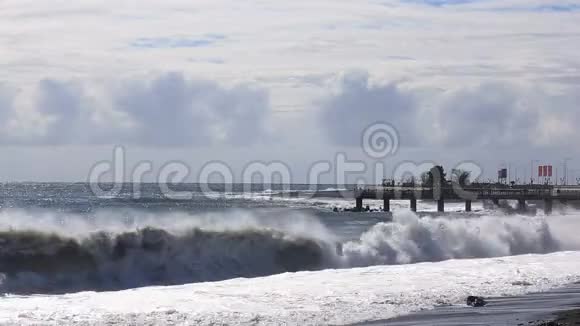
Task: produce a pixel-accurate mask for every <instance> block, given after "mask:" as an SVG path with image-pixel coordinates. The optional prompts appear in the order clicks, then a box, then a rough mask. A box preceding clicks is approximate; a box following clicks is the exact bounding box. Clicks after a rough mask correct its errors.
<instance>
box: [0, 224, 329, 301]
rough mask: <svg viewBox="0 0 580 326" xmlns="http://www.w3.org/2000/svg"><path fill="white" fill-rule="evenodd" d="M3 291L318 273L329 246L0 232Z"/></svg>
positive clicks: (224, 235) (202, 234)
mask: <svg viewBox="0 0 580 326" xmlns="http://www.w3.org/2000/svg"><path fill="white" fill-rule="evenodd" d="M0 244H1V245H0V248H1V249H0V266H1V267H0V269H1V272H2V273H4V280H3V282H2V284H1V286H0V290H1V291H2V292H11V293H22V292H28V293H32V292H34V293H46V292H50V293H54V292H71V291H83V290H117V289H126V288H133V287H140V286H148V285H170V284H184V283H193V282H206V281H218V280H224V279H229V278H236V277H257V276H265V275H272V274H278V273H284V272H296V271H301V270H313V269H320V268H323V267H324V266H325V265H326V264H327V261H325V259H326V258H328V257H329V253H328V251H329V250H330V251H331V248H330V247H328V246H327V245H326V244H325V243H323V242H320V241H316V240H313V239H307V238H299V237H293V236H289V235H287V234H284V233H282V232H279V231H274V230H240V231H207V230H202V229H199V228H192V229H189V230H187V231H186V232H183V233H182V234H179V235H176V234H172V233H169V232H168V231H165V230H162V229H157V228H150V227H149V228H144V229H140V230H137V231H134V232H124V233H120V234H116V235H115V234H110V233H106V232H97V233H93V234H91V235H90V236H88V237H87V238H84V239H80V240H79V239H74V238H68V237H64V236H62V235H56V234H44V233H40V232H28V231H8V232H1V233H0Z"/></svg>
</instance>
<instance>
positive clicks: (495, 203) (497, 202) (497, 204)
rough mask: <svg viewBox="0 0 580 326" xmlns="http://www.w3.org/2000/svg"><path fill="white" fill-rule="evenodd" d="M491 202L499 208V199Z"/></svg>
mask: <svg viewBox="0 0 580 326" xmlns="http://www.w3.org/2000/svg"><path fill="white" fill-rule="evenodd" d="M491 201H492V202H493V205H495V206H499V199H497V198H494V199H492V200H491Z"/></svg>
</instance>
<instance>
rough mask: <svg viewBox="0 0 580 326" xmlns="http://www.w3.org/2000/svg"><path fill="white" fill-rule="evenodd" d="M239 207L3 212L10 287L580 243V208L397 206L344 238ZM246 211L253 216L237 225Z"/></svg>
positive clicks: (92, 286)
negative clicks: (118, 220)
mask: <svg viewBox="0 0 580 326" xmlns="http://www.w3.org/2000/svg"><path fill="white" fill-rule="evenodd" d="M2 214H5V213H2ZM239 214H240V215H239V217H237V216H230V215H228V216H227V217H226V218H220V219H218V220H217V221H216V220H211V221H212V222H210V220H208V219H206V218H200V217H197V218H195V217H192V216H188V215H184V216H172V217H171V218H170V219H168V218H166V217H165V218H161V217H159V218H157V219H156V220H155V221H154V222H153V220H147V219H146V220H145V221H146V222H143V223H144V224H143V225H132V226H130V227H128V226H127V225H125V226H124V227H113V224H108V225H102V226H99V227H95V226H94V225H92V226H93V228H92V229H90V230H89V231H87V229H83V230H82V231H79V227H78V225H75V224H74V223H72V224H73V225H75V226H74V227H73V228H72V229H71V228H70V225H71V223H69V224H68V225H69V226H66V225H62V224H61V225H59V224H58V223H56V222H54V221H51V222H47V220H46V219H43V218H37V219H36V220H35V221H36V222H35V223H36V225H35V224H31V223H30V221H29V222H26V223H20V224H18V225H14V224H10V225H8V224H7V223H8V222H6V221H7V218H6V216H5V215H1V214H0V230H4V231H0V273H1V275H2V280H0V291H1V292H3V293H64V292H74V291H84V290H99V291H100V290H117V289H127V288H134V287H141V286H150V285H172V284H185V283H193V282H207V281H219V280H225V279H231V278H237V277H258V276H266V275H272V274H278V273H284V272H297V271H308V270H319V269H326V268H350V267H363V266H372V265H385V264H408V263H416V262H428V261H441V260H447V259H461V258H483V257H499V256H511V255H520V254H529V253H549V252H555V251H561V250H578V249H580V241H579V240H577V237H575V236H574V234H572V233H573V232H574V229H575V228H577V227H578V226H580V219H578V218H577V217H578V216H574V217H557V216H553V217H551V218H545V217H524V216H481V217H471V218H453V217H439V218H431V217H424V218H419V217H418V216H417V215H415V214H413V213H411V212H404V213H395V215H394V217H393V221H391V222H384V223H379V224H376V225H374V226H373V227H371V228H370V229H369V230H367V231H366V232H364V233H363V234H362V235H361V236H360V239H359V240H357V241H347V242H344V243H341V244H339V245H337V240H336V239H337V238H336V237H334V236H333V235H332V232H330V230H327V229H325V228H324V226H323V225H321V224H320V223H319V222H318V221H317V220H316V219H314V218H310V217H304V216H303V217H302V218H296V219H292V218H291V217H287V218H286V219H282V220H285V221H288V222H285V223H282V224H279V222H272V221H280V220H281V219H280V217H277V218H276V219H271V220H269V221H270V222H265V221H263V220H259V219H255V218H251V217H248V215H247V214H248V213H247V212H246V213H243V212H242V213H239ZM244 214H246V215H244ZM250 215H251V214H250ZM20 217H21V219H19V221H22V216H20ZM294 217H296V216H294ZM77 219H78V218H77ZM240 219H241V220H244V221H245V222H244V223H239V224H237V225H236V222H235V221H236V220H240ZM12 220H14V219H12ZM17 220H18V219H17ZM24 220H26V219H24ZM109 220H110V219H109ZM162 220H165V222H164V223H160V222H159V221H162ZM184 220H187V221H188V222H187V223H185V224H184V223H183V222H180V223H175V224H171V223H169V222H170V221H174V222H177V221H184ZM42 221H43V222H42ZM224 221H227V223H223V222H224ZM250 221H251V222H250ZM93 222H94V221H93ZM77 223H78V222H77ZM83 223H85V222H83ZM81 224H82V223H81ZM93 224H94V223H93ZM170 224H171V225H173V227H169V226H168V225H170ZM33 225H35V226H33ZM83 225H84V224H83ZM176 225H177V226H178V227H175V226H176ZM224 225H227V227H225V226H224ZM232 225H236V226H232ZM49 226H51V227H49ZM84 228H86V226H85V227H84ZM73 229H74V230H76V232H73V231H72V230H73Z"/></svg>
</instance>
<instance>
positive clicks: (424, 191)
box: [352, 185, 580, 214]
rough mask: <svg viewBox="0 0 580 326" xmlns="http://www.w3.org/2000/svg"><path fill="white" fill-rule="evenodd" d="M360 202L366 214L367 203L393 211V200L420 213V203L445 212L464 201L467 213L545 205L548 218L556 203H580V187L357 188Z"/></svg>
mask: <svg viewBox="0 0 580 326" xmlns="http://www.w3.org/2000/svg"><path fill="white" fill-rule="evenodd" d="M352 193H353V197H354V199H355V201H356V206H355V209H356V210H357V211H363V210H364V209H363V207H364V206H363V205H364V203H363V201H364V200H365V199H369V200H370V199H372V200H383V210H384V211H387V212H388V211H390V206H391V205H390V201H391V200H409V202H410V208H411V210H412V211H414V212H416V211H417V200H432V201H435V202H437V211H439V212H444V211H445V201H446V200H449V201H451V200H452V201H464V202H465V211H467V212H470V211H471V204H472V203H473V202H474V201H476V200H491V201H492V202H493V203H495V204H496V205H498V204H499V201H500V200H516V201H517V202H518V209H519V210H522V211H524V210H525V209H526V201H543V202H544V210H545V212H546V214H550V213H551V212H552V207H553V203H554V202H562V203H566V202H567V201H576V200H578V201H580V187H577V186H547V185H529V186H526V185H520V186H513V187H510V186H488V187H477V186H474V187H464V188H460V187H453V186H444V187H441V188H437V187H435V188H427V187H402V186H400V187H397V186H394V187H388V186H368V187H362V188H356V189H355V190H354V191H353V192H352Z"/></svg>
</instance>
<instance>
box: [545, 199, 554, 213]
mask: <svg viewBox="0 0 580 326" xmlns="http://www.w3.org/2000/svg"><path fill="white" fill-rule="evenodd" d="M552 207H553V201H552V200H551V199H546V200H544V213H545V214H546V215H550V214H552Z"/></svg>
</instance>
